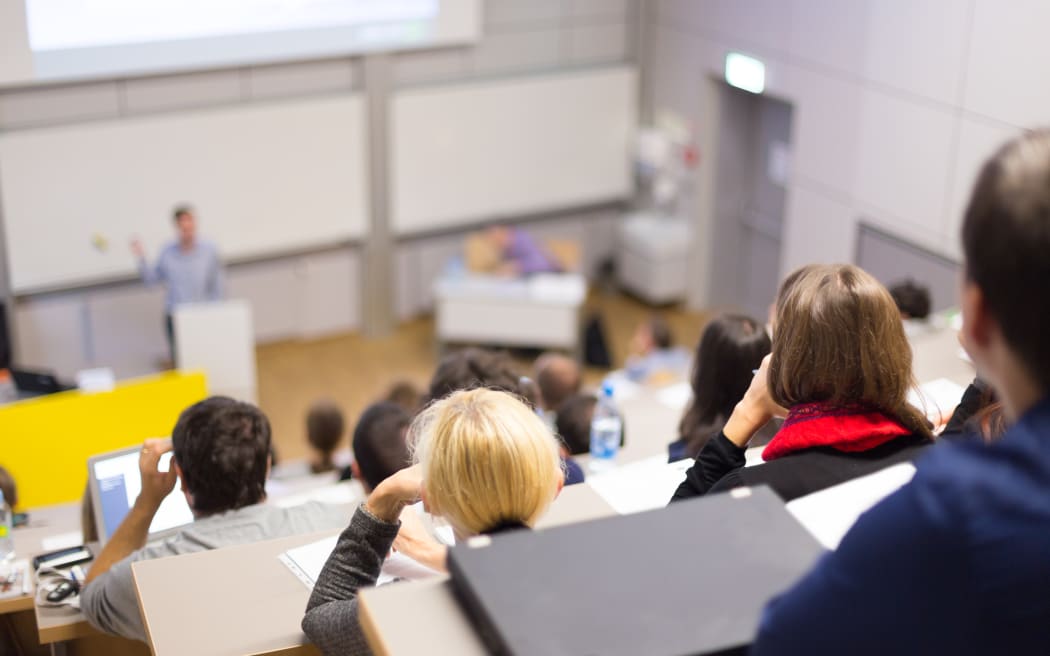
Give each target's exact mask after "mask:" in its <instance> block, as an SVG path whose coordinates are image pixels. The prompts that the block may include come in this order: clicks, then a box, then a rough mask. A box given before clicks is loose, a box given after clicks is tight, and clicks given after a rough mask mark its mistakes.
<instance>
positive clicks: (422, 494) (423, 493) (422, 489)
mask: <svg viewBox="0 0 1050 656" xmlns="http://www.w3.org/2000/svg"><path fill="white" fill-rule="evenodd" d="M419 500H420V501H422V502H423V510H425V511H427V513H428V514H431V515H433V514H434V511H433V510H432V509H431V507H430V502H429V501H427V486H426V484H425V483H423V484H420V486H419Z"/></svg>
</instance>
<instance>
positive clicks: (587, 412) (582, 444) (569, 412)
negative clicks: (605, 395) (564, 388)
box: [555, 394, 598, 456]
mask: <svg viewBox="0 0 1050 656" xmlns="http://www.w3.org/2000/svg"><path fill="white" fill-rule="evenodd" d="M596 405H598V397H596V396H595V395H593V394H576V395H573V396H571V397H569V399H568V400H566V401H565V403H562V404H561V409H560V410H559V411H558V417H557V421H556V422H555V430H556V431H557V433H558V437H560V438H561V441H562V442H563V443H564V444H565V448H566V450H568V452H569V454H570V455H574V456H582V455H586V454H588V453H590V452H591V421H593V420H594V407H595V406H596Z"/></svg>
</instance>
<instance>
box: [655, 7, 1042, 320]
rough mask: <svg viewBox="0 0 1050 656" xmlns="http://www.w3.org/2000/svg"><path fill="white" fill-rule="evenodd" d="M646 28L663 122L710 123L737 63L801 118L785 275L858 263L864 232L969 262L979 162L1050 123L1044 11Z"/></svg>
mask: <svg viewBox="0 0 1050 656" xmlns="http://www.w3.org/2000/svg"><path fill="white" fill-rule="evenodd" d="M649 19H650V24H649V27H650V35H651V40H650V41H649V43H650V46H651V48H650V51H649V56H650V58H651V59H650V63H651V70H650V73H651V77H650V78H649V86H648V94H647V101H648V102H649V103H651V106H652V108H653V110H654V112H660V111H667V110H670V111H673V112H675V113H678V114H681V115H683V116H685V117H688V118H690V119H692V120H693V121H695V122H696V123H697V124H700V123H701V122H702V120H703V116H702V115H701V112H702V111H703V107H704V106H705V101H706V98H705V94H708V93H712V90H711V86H712V85H711V83H710V80H711V79H712V78H720V77H721V76H722V71H723V64H724V61H723V60H724V56H725V54H726V52H728V51H731V50H732V51H738V52H743V53H746V54H749V55H751V56H755V57H758V58H759V59H761V60H762V61H764V62H765V64H766V76H767V91H766V92H767V93H769V94H772V95H775V96H778V97H781V98H783V99H785V100H787V101H789V102H791V103H792V104H793V105H794V110H795V112H794V116H795V125H794V132H793V151H794V157H793V170H792V176H791V177H792V179H791V184H790V187H789V190H788V205H789V207H788V210H787V217H786V234H785V239H784V246H783V252H782V257H781V265H782V270H783V271H785V272H786V271H788V270H790V269H793V268H795V267H796V266H799V265H801V264H804V263H807V262H812V261H844V260H845V261H848V260H851V259H852V258H853V253H854V239H855V234H856V231H855V227H856V223H857V222H858V220H860V219H863V220H865V221H869V222H871V223H874V224H876V225H879V226H881V227H883V228H885V229H886V230H888V231H891V232H893V233H895V234H897V235H898V236H900V237H902V238H905V239H908V240H911V241H915V242H917V243H919V244H921V245H923V246H925V247H927V248H929V249H931V250H933V251H935V252H938V253H941V254H944V255H946V256H948V257H951V258H958V257H959V246H958V235H957V232H958V230H957V228H958V224H959V220H960V216H961V212H962V209H963V207H964V205H965V202H966V198H967V194H968V192H969V188H970V185H971V182H972V180H973V178H974V175H975V173H976V170H977V167H978V166H979V164H980V163H981V161H982V160H983V158H985V157H986V156H988V155H989V154H990V153H991V150H992V149H993V148H994V147H995V145H997V144H998V143H1000V142H1002V141H1003V140H1005V139H1007V138H1009V137H1010V136H1011V135H1013V134H1015V133H1017V132H1018V131H1019V129H1020V128H1025V127H1031V126H1034V125H1039V124H1045V123H1047V122H1050V87H1047V86H1046V84H1044V83H1043V80H1045V79H1046V78H1047V73H1050V40H1048V39H1046V38H1045V34H1044V29H1043V26H1045V25H1046V24H1047V22H1048V21H1050V4H1048V3H1046V2H1041V1H1040V0H1018V1H1016V2H997V1H996V0H848V1H842V0H655V4H654V6H653V11H652V13H651V15H650V16H649ZM696 300H699V301H702V299H694V301H696Z"/></svg>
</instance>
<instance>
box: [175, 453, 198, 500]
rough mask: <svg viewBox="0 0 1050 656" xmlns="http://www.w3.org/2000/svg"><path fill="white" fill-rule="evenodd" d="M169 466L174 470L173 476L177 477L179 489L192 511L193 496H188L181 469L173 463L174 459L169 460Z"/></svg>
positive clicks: (188, 492) (188, 491) (177, 464)
mask: <svg viewBox="0 0 1050 656" xmlns="http://www.w3.org/2000/svg"><path fill="white" fill-rule="evenodd" d="M171 465H172V466H173V467H174V468H175V474H176V475H177V476H178V477H179V489H180V490H182V494H183V496H185V497H186V503H187V504H189V506H190V509H191V510H192V509H193V495H192V494H190V490H189V488H187V487H186V477H185V476H183V475H182V467H179V463H177V462H175V459H174V458H172V459H171Z"/></svg>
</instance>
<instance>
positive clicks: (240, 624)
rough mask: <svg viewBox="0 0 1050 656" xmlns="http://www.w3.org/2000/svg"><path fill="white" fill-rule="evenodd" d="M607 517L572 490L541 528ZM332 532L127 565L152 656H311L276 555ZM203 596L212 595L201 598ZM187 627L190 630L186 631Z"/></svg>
mask: <svg viewBox="0 0 1050 656" xmlns="http://www.w3.org/2000/svg"><path fill="white" fill-rule="evenodd" d="M612 514H615V513H614V511H613V509H612V507H610V506H609V505H608V504H607V503H605V501H603V500H602V499H601V497H599V496H598V494H597V493H596V492H595V491H594V490H593V489H591V488H590V487H589V486H586V485H574V486H571V487H568V488H565V490H563V491H562V493H561V495H560V496H559V497H558V499H556V500H555V503H554V504H553V505H552V506H551V509H550V511H549V512H548V513H547V516H546V517H544V520H543V521H542V522H541V523H540V526H542V527H550V526H558V525H561V524H568V523H572V522H579V521H585V520H588V519H594V518H597V517H604V516H607V515H612ZM333 533H334V532H333V531H329V532H325V533H316V534H312V535H299V536H294V537H288V538H281V539H278V540H269V541H266V542H258V543H255V544H248V545H240V546H233V547H226V548H223V549H218V550H215V551H206V552H201V553H196V554H189V555H186V556H178V557H175V558H163V559H159V560H151V561H142V562H138V563H135V564H134V565H132V571H133V572H134V575H135V584H136V588H137V590H138V594H139V601H140V604H141V606H142V612H143V617H144V618H145V621H146V627H147V631H148V632H149V634H150V639H151V641H152V644H153V650H154V652H153V653H154V654H155V655H156V656H166V655H168V654H171V655H176V654H195V655H197V656H209V655H213V654H214V655H219V654H224V655H229V654H282V655H290V654H316V653H317V652H316V648H314V647H313V645H310V644H308V643H307V642H306V638H305V636H304V635H303V633H302V630H301V629H300V628H299V624H300V622H301V621H302V617H303V612H304V611H305V610H306V602H307V599H308V598H309V595H310V591H309V590H308V589H307V588H306V586H304V585H303V584H302V582H300V581H299V579H297V578H296V577H295V576H294V575H293V574H292V573H291V572H290V571H289V570H288V568H287V567H285V566H284V564H282V563H281V562H280V561H279V560H278V559H277V556H278V555H279V554H281V553H283V552H285V551H287V550H288V549H291V548H293V547H297V546H300V545H303V544H307V543H310V542H314V541H316V540H319V539H321V538H323V537H325V536H328V535H332V534H333ZM407 585H409V584H406V583H399V584H397V586H394V587H402V586H407ZM183 590H185V591H195V592H197V593H198V594H195V595H193V596H192V598H193V600H194V601H193V603H192V604H190V603H187V602H186V600H187V598H188V595H187V594H183V593H182V592H181V591H183ZM204 590H212V591H215V594H204V593H201V592H200V591H204ZM187 626H194V627H196V628H195V630H194V631H186V627H187Z"/></svg>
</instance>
